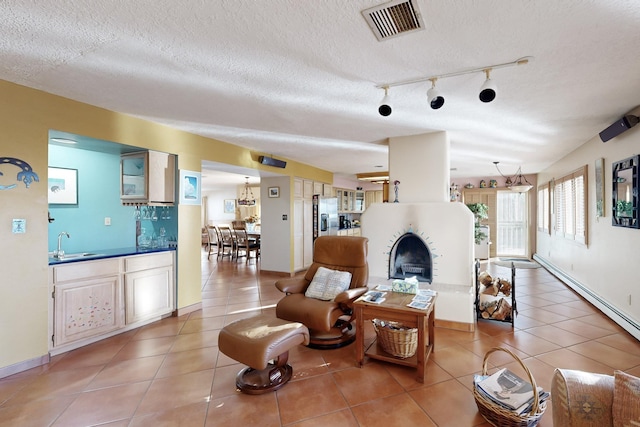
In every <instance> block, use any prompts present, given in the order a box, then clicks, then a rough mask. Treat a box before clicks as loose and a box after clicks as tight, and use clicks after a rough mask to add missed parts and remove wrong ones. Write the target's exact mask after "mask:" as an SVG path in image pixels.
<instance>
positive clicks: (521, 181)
mask: <svg viewBox="0 0 640 427" xmlns="http://www.w3.org/2000/svg"><path fill="white" fill-rule="evenodd" d="M498 163H500V162H493V164H494V165H496V169H497V170H498V173H499V174H500V175H501V176H502V177H503V178H506V181H505V183H504V186H505V187H507V188H508V189H510V190H511V191H515V192H517V193H526V192H527V191H529V190H531V189H532V188H533V185H531V183H530V182H529V181H527V178H525V177H524V175H522V168H521V167H518V171H517V172H516V174H515V175H513V177H510V176H504V175H503V174H502V172H500V168H499V167H498Z"/></svg>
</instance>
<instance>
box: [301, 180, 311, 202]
mask: <svg viewBox="0 0 640 427" xmlns="http://www.w3.org/2000/svg"><path fill="white" fill-rule="evenodd" d="M302 197H304V198H305V199H309V200H311V199H313V181H309V180H306V179H305V180H304V181H303V182H302Z"/></svg>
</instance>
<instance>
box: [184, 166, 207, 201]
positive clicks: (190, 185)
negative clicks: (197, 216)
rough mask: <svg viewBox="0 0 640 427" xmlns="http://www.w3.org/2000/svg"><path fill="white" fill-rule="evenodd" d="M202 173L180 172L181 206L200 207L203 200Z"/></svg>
mask: <svg viewBox="0 0 640 427" xmlns="http://www.w3.org/2000/svg"><path fill="white" fill-rule="evenodd" d="M201 182H202V180H201V177H200V172H194V171H188V170H180V204H181V205H199V204H201V202H202V199H201V188H200V187H201Z"/></svg>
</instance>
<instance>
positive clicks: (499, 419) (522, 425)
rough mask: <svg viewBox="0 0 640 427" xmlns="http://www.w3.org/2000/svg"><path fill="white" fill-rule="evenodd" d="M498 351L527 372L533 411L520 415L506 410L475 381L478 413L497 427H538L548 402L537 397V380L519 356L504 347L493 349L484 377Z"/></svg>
mask: <svg viewBox="0 0 640 427" xmlns="http://www.w3.org/2000/svg"><path fill="white" fill-rule="evenodd" d="M496 351H503V352H505V353H507V354H509V355H511V356H512V357H513V358H514V359H515V360H516V361H517V362H518V363H519V364H520V365H521V366H522V368H523V369H524V371H525V372H526V374H527V377H528V380H529V383H530V384H531V387H532V389H531V391H532V396H533V399H531V409H530V410H529V411H525V412H523V413H518V411H514V410H511V409H508V408H505V407H503V406H501V405H499V404H497V403H496V402H494V401H492V400H491V399H490V398H488V397H486V395H485V394H484V393H483V391H482V390H479V386H478V383H477V382H476V381H474V384H473V397H474V398H475V400H476V405H477V406H478V411H479V412H480V414H481V415H482V416H483V417H484V419H485V420H487V421H488V422H489V424H491V425H493V426H496V427H534V426H536V425H538V422H540V418H542V416H543V415H544V411H545V410H546V408H547V403H546V400H545V401H542V402H541V399H540V398H539V397H538V396H537V394H538V386H537V384H536V380H535V379H534V378H533V375H532V374H531V371H530V370H529V368H527V366H526V365H525V364H524V363H523V362H522V360H520V358H519V357H518V356H517V355H515V354H514V353H512V352H511V351H510V350H508V349H506V348H503V347H494V348H492V349H491V350H489V351H488V352H487V353H486V354H485V356H484V363H483V365H482V375H483V376H486V375H488V374H487V364H488V362H489V356H490V355H491V354H492V353H494V352H496Z"/></svg>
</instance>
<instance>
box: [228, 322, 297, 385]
mask: <svg viewBox="0 0 640 427" xmlns="http://www.w3.org/2000/svg"><path fill="white" fill-rule="evenodd" d="M300 344H303V345H307V344H309V330H308V329H307V327H306V326H304V325H303V324H302V323H298V322H291V321H288V320H282V319H278V318H277V317H275V315H273V314H261V315H258V316H255V317H249V318H247V319H241V320H237V321H235V322H233V323H230V324H228V325H227V326H225V327H224V328H222V330H221V331H220V335H219V336H218V347H219V349H220V351H221V352H223V353H224V354H226V355H227V356H229V357H231V358H232V359H235V360H237V361H238V362H241V363H244V364H245V365H247V366H248V367H247V368H245V369H243V370H241V371H240V372H239V373H238V375H237V376H236V386H237V387H238V389H240V391H242V392H244V393H248V394H262V393H266V392H269V391H275V390H277V389H279V388H280V387H282V386H283V385H285V384H286V383H287V381H289V380H290V379H291V375H292V373H293V368H292V367H291V365H289V364H287V360H288V358H289V350H290V349H291V348H293V347H295V346H296V345H300ZM272 360H275V361H274V362H271V361H272Z"/></svg>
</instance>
